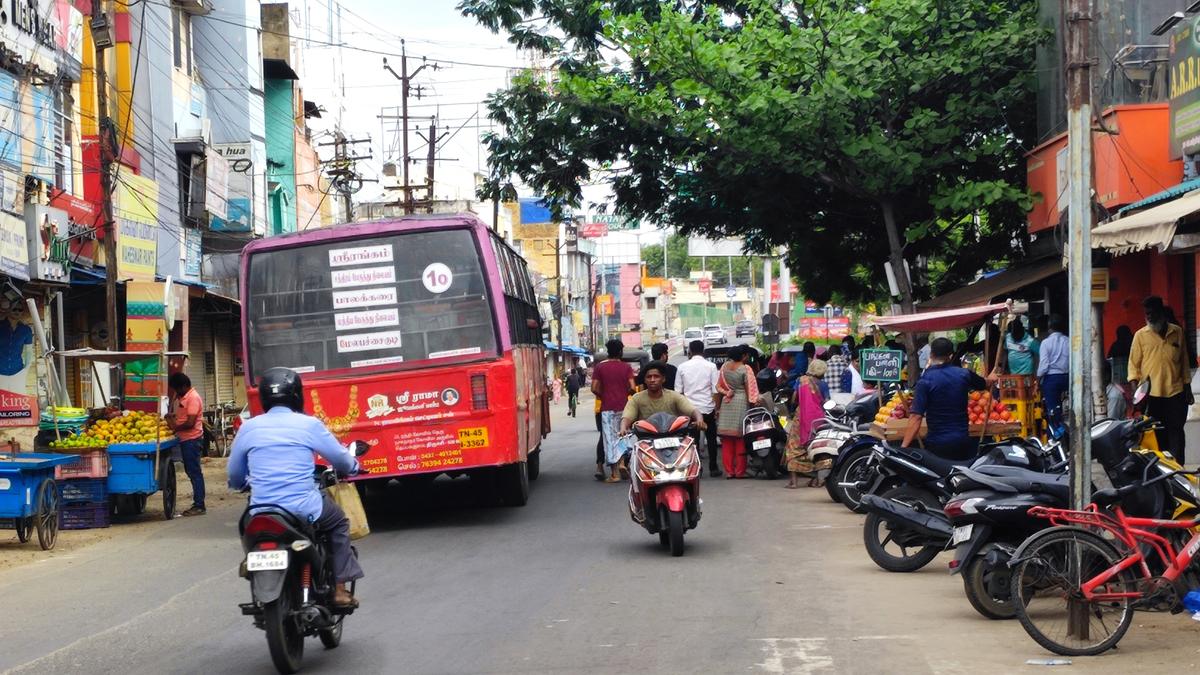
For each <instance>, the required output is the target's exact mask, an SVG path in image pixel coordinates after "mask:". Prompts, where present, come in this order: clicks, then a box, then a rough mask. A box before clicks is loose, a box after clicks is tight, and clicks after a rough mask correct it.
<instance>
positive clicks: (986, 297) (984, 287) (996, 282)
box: [920, 258, 1063, 311]
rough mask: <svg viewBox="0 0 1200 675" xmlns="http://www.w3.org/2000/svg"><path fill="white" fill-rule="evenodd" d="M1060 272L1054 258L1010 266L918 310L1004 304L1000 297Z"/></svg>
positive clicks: (923, 304)
mask: <svg viewBox="0 0 1200 675" xmlns="http://www.w3.org/2000/svg"><path fill="white" fill-rule="evenodd" d="M1061 271H1063V267H1062V261H1061V260H1060V259H1058V258H1050V259H1047V260H1039V261H1037V262H1033V263H1025V264H1019V265H1014V266H1012V267H1009V268H1008V269H1006V270H1002V271H1000V272H997V273H995V274H992V275H991V276H987V277H984V278H982V279H980V280H979V281H976V282H974V283H971V284H968V285H966V286H963V287H962V288H956V289H954V290H952V291H950V292H948V293H943V294H942V295H939V296H938V297H936V298H934V299H932V300H929V301H927V302H922V303H921V305H920V309H921V311H925V310H929V309H950V308H953V307H971V306H973V305H985V304H987V303H989V302H991V301H992V300H993V299H995V298H999V299H1001V300H1007V299H1008V298H1005V297H1003V296H1005V295H1008V294H1009V293H1011V292H1013V291H1015V290H1017V289H1020V288H1024V287H1026V286H1029V285H1030V284H1035V283H1037V282H1039V281H1042V280H1043V279H1048V278H1050V277H1052V276H1054V275H1055V274H1058V273H1059V272H1061Z"/></svg>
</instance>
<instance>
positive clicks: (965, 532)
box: [950, 525, 975, 546]
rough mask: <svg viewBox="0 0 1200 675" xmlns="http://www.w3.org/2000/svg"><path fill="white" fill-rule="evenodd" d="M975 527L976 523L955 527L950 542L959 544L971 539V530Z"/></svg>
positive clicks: (955, 544)
mask: <svg viewBox="0 0 1200 675" xmlns="http://www.w3.org/2000/svg"><path fill="white" fill-rule="evenodd" d="M973 529H975V526H974V525H963V526H962V527H956V528H954V534H953V536H951V537H950V543H951V544H953V545H954V546H958V545H959V544H961V543H963V542H964V541H968V540H970V539H971V530H973Z"/></svg>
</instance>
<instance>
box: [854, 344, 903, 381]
mask: <svg viewBox="0 0 1200 675" xmlns="http://www.w3.org/2000/svg"><path fill="white" fill-rule="evenodd" d="M858 359H859V371H860V372H861V374H862V379H864V380H866V381H868V382H899V381H900V370H901V367H902V366H903V364H904V352H902V351H899V350H896V349H864V350H862V351H860V352H859V353H858Z"/></svg>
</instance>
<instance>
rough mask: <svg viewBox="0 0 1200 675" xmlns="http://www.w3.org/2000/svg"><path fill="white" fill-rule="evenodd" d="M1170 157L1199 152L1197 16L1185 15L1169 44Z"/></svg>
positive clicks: (1199, 37) (1199, 32) (1199, 26)
mask: <svg viewBox="0 0 1200 675" xmlns="http://www.w3.org/2000/svg"><path fill="white" fill-rule="evenodd" d="M1168 53H1169V56H1168V62H1169V64H1170V70H1169V75H1168V81H1169V85H1170V86H1169V90H1168V94H1167V101H1168V110H1169V114H1170V125H1171V148H1170V150H1171V158H1172V159H1178V158H1180V157H1182V156H1183V155H1193V154H1196V153H1197V152H1200V15H1194V16H1190V17H1188V18H1187V19H1186V20H1185V21H1184V23H1182V24H1181V25H1180V26H1179V28H1177V29H1176V30H1175V32H1174V33H1172V34H1171V39H1170V45H1169V46H1168Z"/></svg>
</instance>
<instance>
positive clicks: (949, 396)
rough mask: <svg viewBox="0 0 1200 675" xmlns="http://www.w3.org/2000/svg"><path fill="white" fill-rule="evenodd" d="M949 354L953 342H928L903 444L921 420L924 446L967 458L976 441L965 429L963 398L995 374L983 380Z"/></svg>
mask: <svg viewBox="0 0 1200 675" xmlns="http://www.w3.org/2000/svg"><path fill="white" fill-rule="evenodd" d="M953 356H954V343H953V342H951V341H949V340H947V339H946V338H937V339H936V340H934V341H933V342H931V343H929V367H928V368H926V369H925V373H924V374H923V375H922V376H921V379H920V380H918V381H917V388H916V394H915V395H914V397H913V404H912V408H911V409H910V410H909V423H908V431H907V432H906V433H905V434H904V446H905V447H909V446H911V445H912V443H913V441H914V440H916V438H917V433H918V432H919V431H920V430H921V421H922V420H924V421H925V422H926V423H927V424H928V425H929V433H928V434H926V436H925V447H927V448H929V450H930V451H932V452H933V453H934V454H936V455H938V456H939V457H943V458H945V459H970V458H971V457H972V456H973V455H974V454H975V451H976V448H977V443H976V441H975V439H973V438H971V434H970V433H969V432H968V425H967V399H968V397H969V396H970V394H971V392H972V391H978V390H980V389H986V388H987V387H988V381H989V380H990V379H992V378H994V377H995V376H989V380H985V379H983V378H982V377H980V376H979V375H977V374H975V373H973V372H971V371H969V370H967V369H966V368H962V367H960V366H957V365H954V364H952V363H950V360H951V357H953Z"/></svg>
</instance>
